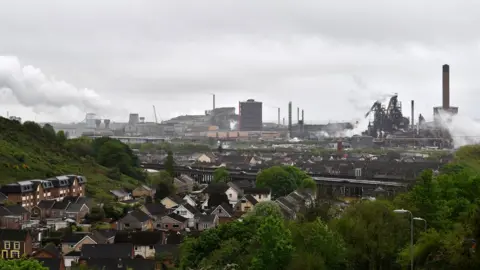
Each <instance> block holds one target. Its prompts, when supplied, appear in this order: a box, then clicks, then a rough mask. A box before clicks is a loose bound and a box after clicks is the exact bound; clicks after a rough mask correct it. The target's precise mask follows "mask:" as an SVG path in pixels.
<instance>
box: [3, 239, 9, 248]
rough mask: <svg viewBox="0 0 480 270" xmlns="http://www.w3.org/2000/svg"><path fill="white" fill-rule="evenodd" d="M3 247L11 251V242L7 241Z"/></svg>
mask: <svg viewBox="0 0 480 270" xmlns="http://www.w3.org/2000/svg"><path fill="white" fill-rule="evenodd" d="M3 247H4V248H5V249H10V242H9V241H5V243H4V244H3Z"/></svg>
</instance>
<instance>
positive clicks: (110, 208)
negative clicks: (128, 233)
mask: <svg viewBox="0 0 480 270" xmlns="http://www.w3.org/2000/svg"><path fill="white" fill-rule="evenodd" d="M103 211H104V212H105V216H106V217H108V218H112V219H114V220H118V219H120V218H121V217H122V216H123V207H122V205H121V204H119V203H114V202H109V203H106V204H105V205H104V206H103Z"/></svg>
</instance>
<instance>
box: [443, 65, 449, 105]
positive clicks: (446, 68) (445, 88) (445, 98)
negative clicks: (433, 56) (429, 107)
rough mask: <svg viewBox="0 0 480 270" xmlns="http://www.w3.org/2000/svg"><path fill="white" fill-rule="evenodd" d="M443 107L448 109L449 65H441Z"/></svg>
mask: <svg viewBox="0 0 480 270" xmlns="http://www.w3.org/2000/svg"><path fill="white" fill-rule="evenodd" d="M442 78H443V80H442V85H443V104H442V105H443V106H442V107H443V109H444V110H448V109H449V108H450V67H449V66H448V65H443V77H442Z"/></svg>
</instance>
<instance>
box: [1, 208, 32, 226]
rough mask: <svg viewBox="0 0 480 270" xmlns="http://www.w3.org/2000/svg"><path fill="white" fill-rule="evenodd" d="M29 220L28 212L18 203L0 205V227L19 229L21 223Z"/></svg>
mask: <svg viewBox="0 0 480 270" xmlns="http://www.w3.org/2000/svg"><path fill="white" fill-rule="evenodd" d="M28 221H30V213H29V212H28V211H27V209H25V208H23V207H22V206H20V205H8V206H1V207H0V228H5V229H16V230H18V229H21V228H22V225H23V224H24V223H26V222H28Z"/></svg>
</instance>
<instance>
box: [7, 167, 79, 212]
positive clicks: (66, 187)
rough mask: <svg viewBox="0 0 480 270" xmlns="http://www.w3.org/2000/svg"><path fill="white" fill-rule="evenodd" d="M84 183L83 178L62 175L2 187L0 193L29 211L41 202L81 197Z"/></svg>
mask: <svg viewBox="0 0 480 270" xmlns="http://www.w3.org/2000/svg"><path fill="white" fill-rule="evenodd" d="M86 183H87V179H86V178H85V176H80V175H62V176H56V177H52V178H48V179H33V180H26V181H18V182H16V183H11V184H7V185H3V186H2V187H0V192H1V193H2V194H4V195H5V196H6V198H8V201H10V202H12V203H15V204H19V205H21V206H23V207H26V208H29V209H30V208H32V207H33V206H36V205H38V203H39V202H40V201H43V200H56V201H62V200H63V199H64V198H65V197H70V196H73V197H78V196H80V197H83V196H85V185H86ZM1 198H2V196H0V199H1Z"/></svg>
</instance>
